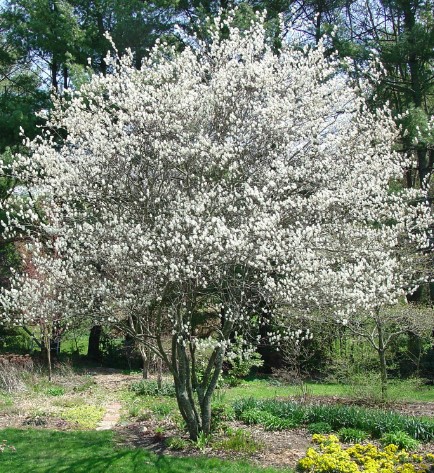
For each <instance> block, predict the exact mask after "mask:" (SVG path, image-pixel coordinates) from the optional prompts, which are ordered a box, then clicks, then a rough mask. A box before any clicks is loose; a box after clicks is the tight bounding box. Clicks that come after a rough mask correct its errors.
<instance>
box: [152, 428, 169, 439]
mask: <svg viewBox="0 0 434 473" xmlns="http://www.w3.org/2000/svg"><path fill="white" fill-rule="evenodd" d="M165 432H166V429H165V428H164V427H162V426H158V427H155V429H154V435H155V438H157V439H160V440H161V439H164V434H165Z"/></svg>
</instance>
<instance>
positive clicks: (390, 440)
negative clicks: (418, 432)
mask: <svg viewBox="0 0 434 473" xmlns="http://www.w3.org/2000/svg"><path fill="white" fill-rule="evenodd" d="M380 442H381V444H382V445H389V444H394V445H397V446H398V447H399V448H401V449H405V450H415V449H416V448H417V447H418V446H419V442H418V441H417V440H415V439H414V438H412V437H410V436H409V435H408V434H407V433H406V432H402V431H398V432H388V433H385V434H384V435H383V436H382V437H381V439H380Z"/></svg>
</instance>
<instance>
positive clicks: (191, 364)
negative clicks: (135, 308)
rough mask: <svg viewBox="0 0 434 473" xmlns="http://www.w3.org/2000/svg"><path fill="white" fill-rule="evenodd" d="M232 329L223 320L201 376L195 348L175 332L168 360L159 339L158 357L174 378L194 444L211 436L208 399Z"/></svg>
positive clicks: (218, 373) (220, 366) (180, 407)
mask: <svg viewBox="0 0 434 473" xmlns="http://www.w3.org/2000/svg"><path fill="white" fill-rule="evenodd" d="M232 327H233V323H232V322H230V321H227V320H225V321H224V323H223V327H222V329H221V332H220V337H219V340H218V341H216V346H215V348H214V349H213V351H212V354H211V356H210V357H209V359H208V361H207V364H206V368H205V370H204V371H203V373H201V376H199V373H198V366H197V359H196V347H195V345H194V343H193V342H192V341H191V340H189V339H188V338H187V337H183V336H182V334H180V333H175V334H174V335H173V336H172V346H171V356H170V358H169V357H168V356H167V355H166V354H165V351H164V349H163V346H162V343H161V340H159V341H158V344H159V349H160V354H161V356H162V357H163V360H164V361H165V362H166V364H167V366H168V367H169V369H170V371H171V373H172V375H173V379H174V383H175V392H176V400H177V402H178V407H179V411H180V413H181V415H182V417H183V419H184V421H185V423H186V425H187V430H188V433H189V435H190V439H191V440H193V441H196V440H197V439H198V437H199V434H201V433H203V434H204V435H205V436H208V435H210V433H211V400H212V395H213V393H214V391H215V389H216V387H217V382H218V379H219V376H220V373H221V371H222V366H223V360H224V356H225V342H226V341H227V340H228V339H229V336H230V333H231V330H232Z"/></svg>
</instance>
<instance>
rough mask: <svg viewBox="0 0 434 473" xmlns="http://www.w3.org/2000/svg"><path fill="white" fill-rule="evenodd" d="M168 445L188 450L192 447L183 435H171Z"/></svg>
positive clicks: (172, 447)
mask: <svg viewBox="0 0 434 473" xmlns="http://www.w3.org/2000/svg"><path fill="white" fill-rule="evenodd" d="M165 444H166V447H167V448H170V449H171V450H186V449H187V448H189V447H191V442H190V441H189V440H186V439H183V438H182V437H169V438H168V439H167V440H166V442H165Z"/></svg>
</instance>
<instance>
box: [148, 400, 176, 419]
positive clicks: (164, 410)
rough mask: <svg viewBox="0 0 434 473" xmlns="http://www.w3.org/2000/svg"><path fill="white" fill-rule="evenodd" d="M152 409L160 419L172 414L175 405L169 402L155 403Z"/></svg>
mask: <svg viewBox="0 0 434 473" xmlns="http://www.w3.org/2000/svg"><path fill="white" fill-rule="evenodd" d="M151 411H152V412H153V413H154V414H155V415H156V416H157V417H158V418H160V419H164V418H165V417H168V416H170V414H172V412H173V407H172V406H170V405H169V404H155V405H153V406H151Z"/></svg>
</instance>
